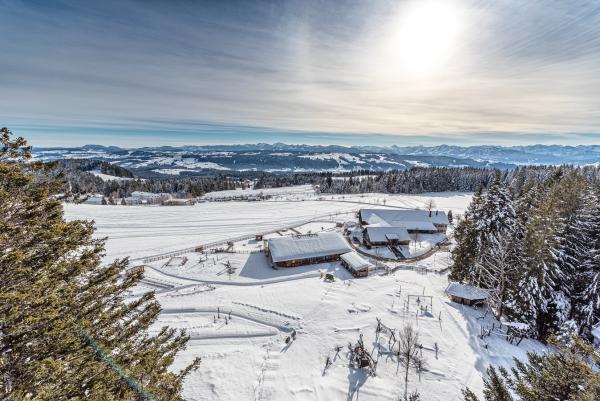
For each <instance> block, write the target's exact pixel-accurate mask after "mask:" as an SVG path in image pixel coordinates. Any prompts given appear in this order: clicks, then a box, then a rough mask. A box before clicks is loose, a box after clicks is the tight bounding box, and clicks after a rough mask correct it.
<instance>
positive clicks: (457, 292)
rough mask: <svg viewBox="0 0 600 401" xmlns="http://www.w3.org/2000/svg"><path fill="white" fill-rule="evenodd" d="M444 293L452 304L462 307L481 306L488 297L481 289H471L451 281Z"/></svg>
mask: <svg viewBox="0 0 600 401" xmlns="http://www.w3.org/2000/svg"><path fill="white" fill-rule="evenodd" d="M445 292H446V295H448V296H449V297H450V299H451V300H452V301H453V302H457V303H459V304H464V305H481V304H483V303H485V302H486V301H487V299H488V297H489V296H490V294H489V292H488V291H487V290H485V289H483V288H479V287H473V286H470V285H466V284H461V283H457V282H454V281H451V282H450V284H448V287H446V291H445Z"/></svg>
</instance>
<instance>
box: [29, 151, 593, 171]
mask: <svg viewBox="0 0 600 401" xmlns="http://www.w3.org/2000/svg"><path fill="white" fill-rule="evenodd" d="M33 153H34V157H35V158H36V159H37V160H44V161H50V160H60V159H93V160H102V161H106V162H109V163H112V164H116V165H118V166H121V167H125V168H127V169H129V170H131V171H133V172H134V173H136V174H137V175H139V176H142V177H149V176H168V175H171V176H172V175H188V174H191V175H196V174H206V173H207V172H213V173H214V172H219V171H220V172H226V171H267V172H302V171H338V172H341V171H351V170H372V171H385V170H391V169H399V170H404V169H409V168H412V167H418V166H423V167H426V166H436V167H466V166H468V167H488V168H500V169H510V168H514V167H516V166H518V165H531V164H554V165H556V164H575V165H585V164H596V163H599V162H600V145H585V146H584V145H582V146H559V145H531V146H511V147H502V146H470V147H463V146H449V145H440V146H411V147H400V146H391V147H378V146H352V147H344V146H334V145H332V146H313V145H287V144H283V143H274V144H265V143H258V144H249V145H210V146H181V147H171V146H159V147H144V148H128V149H125V148H120V147H117V146H101V145H85V146H81V147H76V148H34V150H33Z"/></svg>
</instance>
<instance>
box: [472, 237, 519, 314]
mask: <svg viewBox="0 0 600 401" xmlns="http://www.w3.org/2000/svg"><path fill="white" fill-rule="evenodd" d="M490 242H491V244H493V245H490V246H488V247H487V248H486V249H485V252H484V254H483V255H482V257H481V260H480V261H479V262H478V263H477V265H476V268H477V271H478V272H479V284H480V285H481V286H482V287H484V288H488V289H489V290H490V296H489V304H490V306H491V308H492V311H493V313H494V315H495V316H496V318H497V319H500V318H501V317H502V315H503V314H504V303H505V301H506V296H507V291H508V287H509V285H510V283H511V281H512V280H513V279H514V276H515V274H516V269H517V267H516V266H517V264H515V263H514V258H515V255H516V253H517V252H516V251H517V250H516V249H515V246H514V243H515V241H514V239H513V238H508V237H507V236H506V235H500V236H492V237H490Z"/></svg>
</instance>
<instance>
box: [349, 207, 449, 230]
mask: <svg viewBox="0 0 600 401" xmlns="http://www.w3.org/2000/svg"><path fill="white" fill-rule="evenodd" d="M360 215H361V217H362V219H363V220H364V221H365V222H367V223H368V224H369V225H371V224H377V225H380V226H384V225H387V226H392V227H395V226H404V227H406V224H407V223H412V224H415V223H416V222H428V223H431V224H440V225H444V224H445V225H448V224H449V222H448V216H446V212H442V211H439V210H432V211H431V216H430V212H429V211H428V210H416V209H415V210H398V209H360Z"/></svg>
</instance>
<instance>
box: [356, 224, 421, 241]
mask: <svg viewBox="0 0 600 401" xmlns="http://www.w3.org/2000/svg"><path fill="white" fill-rule="evenodd" d="M367 234H368V235H369V239H370V240H371V241H372V242H385V241H387V240H388V239H394V240H398V241H410V236H409V235H408V231H406V228H405V227H371V226H367Z"/></svg>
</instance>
